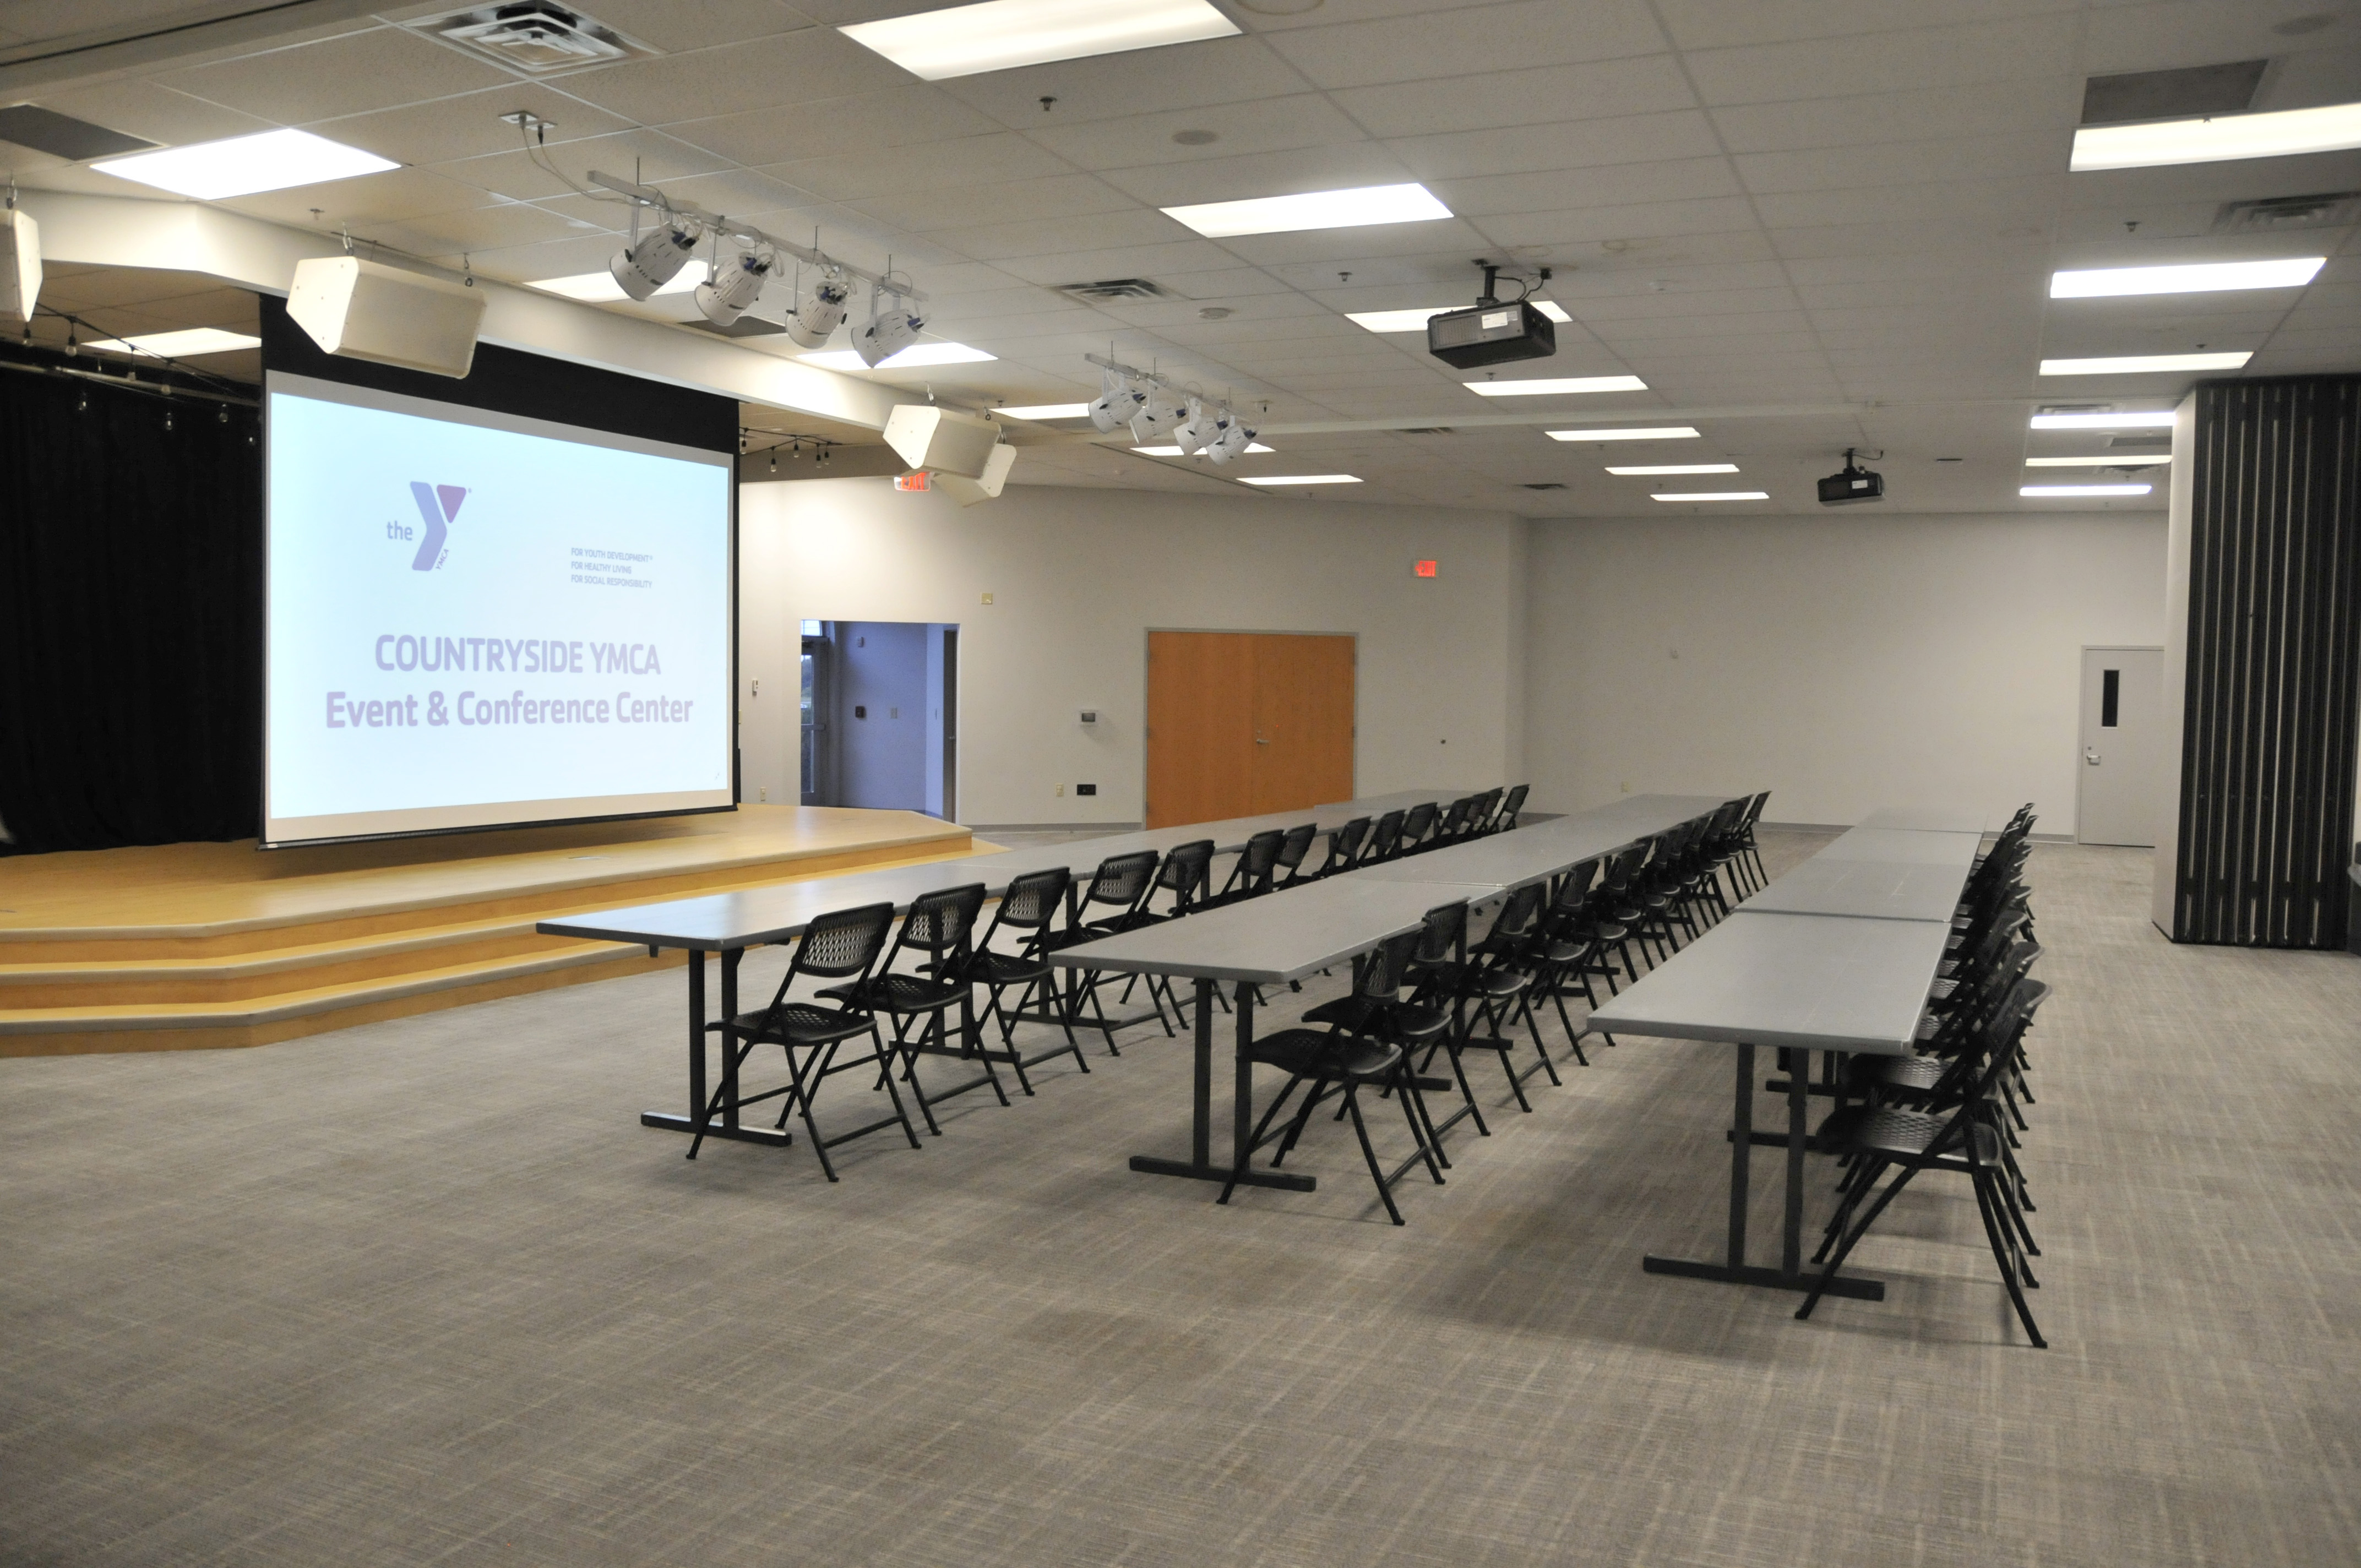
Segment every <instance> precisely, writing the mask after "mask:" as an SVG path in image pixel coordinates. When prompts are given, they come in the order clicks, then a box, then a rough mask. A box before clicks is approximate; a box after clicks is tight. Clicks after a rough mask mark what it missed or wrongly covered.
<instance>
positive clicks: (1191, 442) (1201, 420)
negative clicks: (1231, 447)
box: [1172, 398, 1222, 457]
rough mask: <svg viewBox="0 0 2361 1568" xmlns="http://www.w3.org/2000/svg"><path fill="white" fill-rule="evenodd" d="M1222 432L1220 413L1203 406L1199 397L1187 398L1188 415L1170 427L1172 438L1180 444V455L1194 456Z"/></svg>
mask: <svg viewBox="0 0 2361 1568" xmlns="http://www.w3.org/2000/svg"><path fill="white" fill-rule="evenodd" d="M1221 433H1222V415H1221V414H1220V413H1218V412H1216V411H1214V410H1213V409H1209V408H1207V407H1206V406H1205V404H1204V400H1202V399H1201V398H1191V399H1190V400H1189V415H1188V417H1187V418H1186V419H1183V420H1182V421H1181V422H1180V423H1179V424H1176V425H1174V426H1173V427H1172V439H1173V440H1174V441H1176V442H1178V443H1179V444H1180V455H1181V456H1183V457H1190V456H1194V455H1196V454H1197V453H1199V452H1202V451H1203V450H1204V449H1205V448H1206V447H1207V446H1209V445H1211V444H1213V442H1214V441H1215V440H1216V439H1218V438H1219V437H1220V435H1221Z"/></svg>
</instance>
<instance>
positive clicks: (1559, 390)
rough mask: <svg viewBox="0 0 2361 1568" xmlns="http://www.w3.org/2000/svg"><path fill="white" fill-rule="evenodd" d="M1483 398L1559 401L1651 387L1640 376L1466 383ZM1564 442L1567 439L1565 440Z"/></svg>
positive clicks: (1638, 390)
mask: <svg viewBox="0 0 2361 1568" xmlns="http://www.w3.org/2000/svg"><path fill="white" fill-rule="evenodd" d="M1461 385H1462V386H1465V387H1466V389H1468V390H1469V391H1471V392H1473V393H1475V394H1476V395H1477V397H1479V398H1559V397H1570V396H1572V395H1574V394H1575V393H1576V392H1644V391H1646V390H1647V389H1648V383H1647V382H1645V381H1642V379H1640V378H1639V377H1637V376H1571V377H1564V378H1559V379H1557V380H1554V381H1465V382H1462V383H1461ZM1561 439H1563V437H1561Z"/></svg>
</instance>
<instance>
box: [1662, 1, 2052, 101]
mask: <svg viewBox="0 0 2361 1568" xmlns="http://www.w3.org/2000/svg"><path fill="white" fill-rule="evenodd" d="M2080 26H2081V18H2080V17H2079V16H2075V15H2071V14H2065V13H2060V14H2053V15H2049V16H2027V17H2022V18H2019V19H2016V20H2014V21H2002V22H1990V23H1984V24H1982V25H1976V26H1968V27H1918V28H1913V29H1911V30H1908V31H1905V32H1879V33H1863V34H1854V35H1849V36H1845V37H1839V38H1810V39H1804V40H1794V41H1784V42H1777V43H1768V44H1761V45H1753V46H1749V47H1744V48H1738V49H1692V50H1690V51H1688V53H1687V54H1686V56H1685V60H1686V64H1687V67H1688V71H1689V75H1690V78H1691V79H1692V80H1693V81H1695V82H1696V83H1697V93H1698V95H1699V96H1700V97H1701V98H1703V99H1704V101H1705V102H1706V103H1708V104H1759V103H1769V102H1776V101H1778V100H1781V99H1788V98H1818V97H1834V96H1838V95H1839V94H1842V93H1850V92H1854V91H1856V90H1858V89H1859V88H1860V86H1861V83H1863V82H1911V83H1915V84H1916V85H1919V86H1922V87H1929V88H1942V87H1957V86H1965V85H1969V84H1972V83H1977V82H2022V81H2026V80H2027V79H2030V78H2038V77H2040V76H2042V75H2044V74H2047V73H2052V72H2057V71H2059V69H2060V66H2061V63H2062V62H2065V61H2069V60H2072V59H2073V58H2074V50H2075V39H2076V34H2077V32H2078V31H2079V30H2080Z"/></svg>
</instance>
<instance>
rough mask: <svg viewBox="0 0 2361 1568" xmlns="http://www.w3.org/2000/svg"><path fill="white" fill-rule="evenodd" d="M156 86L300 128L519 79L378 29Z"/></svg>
mask: <svg viewBox="0 0 2361 1568" xmlns="http://www.w3.org/2000/svg"><path fill="white" fill-rule="evenodd" d="M156 80H157V82H159V83H160V84H161V85H163V86H165V87H169V88H170V89H172V90H173V91H175V92H180V93H188V94H190V95H191V96H192V97H197V98H203V99H204V100H206V101H207V102H208V103H214V104H222V105H224V106H225V107H226V108H231V109H236V110H238V111H239V112H241V113H243V114H248V115H257V116H258V117H259V118H262V119H266V120H270V121H273V122H275V123H277V124H280V125H283V126H300V125H305V124H308V123H310V122H312V121H313V120H324V119H329V118H332V117H334V116H336V115H351V114H356V113H358V112H360V111H363V110H368V109H390V108H393V107H395V106H396V105H399V104H415V103H418V102H420V101H422V100H423V99H429V98H448V97H452V96H455V95H456V94H459V93H475V92H480V91H482V90H484V89H487V88H493V87H502V86H506V85H508V84H509V82H510V81H511V78H510V77H509V76H508V75H507V74H506V73H505V72H502V71H496V70H494V69H493V68H492V67H491V66H489V65H482V64H478V62H476V61H475V60H469V59H468V58H467V56H466V55H463V54H461V53H460V52H459V51H458V50H456V49H446V48H445V47H444V46H443V45H441V44H438V43H434V42H433V41H431V40H430V39H427V38H421V37H420V36H419V35H418V34H416V33H413V32H412V31H410V30H409V29H407V28H405V27H373V28H371V29H369V30H368V31H367V32H360V33H350V34H347V35H346V36H345V37H343V38H330V39H327V40H326V41H324V42H322V43H313V44H299V45H297V46H295V47H293V48H291V49H271V50H269V51H268V52H266V53H261V54H253V55H248V56H247V57H246V58H244V59H242V60H225V61H223V62H222V63H221V64H218V65H201V66H197V67H194V68H193V69H191V70H186V71H166V72H163V73H161V74H160V75H159V76H158V77H157V78H156Z"/></svg>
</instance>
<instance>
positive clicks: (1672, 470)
mask: <svg viewBox="0 0 2361 1568" xmlns="http://www.w3.org/2000/svg"><path fill="white" fill-rule="evenodd" d="M1607 471H1608V472H1609V473H1610V474H1735V473H1737V472H1738V465H1737V464H1735V463H1660V464H1658V465H1656V466H1653V467H1649V468H1609V469H1608V470H1607Z"/></svg>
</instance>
